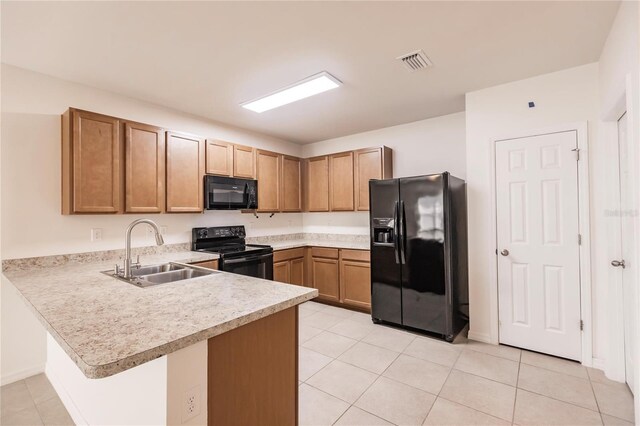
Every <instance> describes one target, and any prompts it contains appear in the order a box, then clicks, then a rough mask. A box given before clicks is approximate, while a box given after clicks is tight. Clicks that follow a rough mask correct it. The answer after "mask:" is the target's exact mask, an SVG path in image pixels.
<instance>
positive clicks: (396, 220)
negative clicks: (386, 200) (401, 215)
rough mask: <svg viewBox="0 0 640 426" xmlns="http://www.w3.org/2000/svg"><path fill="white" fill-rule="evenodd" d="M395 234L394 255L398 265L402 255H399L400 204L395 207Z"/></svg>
mask: <svg viewBox="0 0 640 426" xmlns="http://www.w3.org/2000/svg"><path fill="white" fill-rule="evenodd" d="M393 232H394V233H395V237H394V243H393V254H395V256H396V264H398V263H400V254H399V253H398V244H399V243H398V202H397V201H396V203H395V205H394V206H393Z"/></svg>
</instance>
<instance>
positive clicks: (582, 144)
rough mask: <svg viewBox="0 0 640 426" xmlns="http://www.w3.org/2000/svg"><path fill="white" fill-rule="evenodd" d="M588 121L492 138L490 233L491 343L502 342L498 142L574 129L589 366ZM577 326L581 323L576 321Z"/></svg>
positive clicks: (583, 314) (582, 303)
mask: <svg viewBox="0 0 640 426" xmlns="http://www.w3.org/2000/svg"><path fill="white" fill-rule="evenodd" d="M587 129H588V125H587V122H576V123H567V124H562V125H557V126H552V127H545V128H541V129H536V130H529V131H521V132H514V133H512V134H508V135H505V136H503V137H497V138H494V139H492V140H491V168H490V170H491V185H490V186H491V204H490V205H491V235H493V238H494V240H493V243H494V248H495V250H496V251H492V252H491V253H489V256H490V257H489V259H488V262H489V265H490V276H489V279H490V281H489V288H490V298H489V300H490V311H491V312H490V313H491V336H490V342H491V343H494V344H498V343H499V342H500V328H499V314H498V255H497V250H498V225H497V204H496V203H497V195H496V183H497V182H496V144H497V143H498V142H500V141H505V140H509V139H520V138H528V137H532V136H543V135H548V134H552V133H564V132H575V133H576V139H577V144H578V149H579V155H580V161H578V232H579V233H580V235H581V236H582V244H580V245H579V246H578V251H579V259H580V265H579V267H580V312H581V318H582V322H583V330H582V338H581V342H582V344H581V346H582V348H581V349H582V350H581V352H582V355H581V363H582V365H585V366H587V367H591V366H592V365H593V344H592V340H593V323H592V316H591V308H592V303H591V232H590V223H591V221H590V214H589V206H590V200H589V198H590V197H589V194H590V193H589V146H588V145H589V144H588V132H587ZM576 326H578V324H576Z"/></svg>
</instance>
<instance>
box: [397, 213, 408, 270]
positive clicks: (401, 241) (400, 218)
mask: <svg viewBox="0 0 640 426" xmlns="http://www.w3.org/2000/svg"><path fill="white" fill-rule="evenodd" d="M399 216H400V217H399V222H400V223H399V225H398V228H400V261H401V262H402V264H403V265H404V264H405V263H407V260H406V259H405V255H404V252H405V241H404V234H405V232H404V226H405V225H404V201H400V215H399Z"/></svg>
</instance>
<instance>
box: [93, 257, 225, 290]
mask: <svg viewBox="0 0 640 426" xmlns="http://www.w3.org/2000/svg"><path fill="white" fill-rule="evenodd" d="M102 273H103V274H105V275H109V276H111V277H113V278H117V279H119V280H122V281H124V282H127V283H129V284H133V285H135V286H138V287H150V286H154V285H158V284H166V283H172V282H176V281H183V280H188V279H191V278H199V277H205V276H207V275H213V274H217V273H218V271H214V270H212V269H207V268H201V267H199V266H193V265H187V264H184V263H176V262H169V263H163V264H160V265H147V266H134V267H133V268H131V278H125V277H124V276H123V274H122V273H120V272H115V271H113V270H111V271H102Z"/></svg>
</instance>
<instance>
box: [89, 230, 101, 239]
mask: <svg viewBox="0 0 640 426" xmlns="http://www.w3.org/2000/svg"><path fill="white" fill-rule="evenodd" d="M100 240H102V228H92V229H91V241H100Z"/></svg>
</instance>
